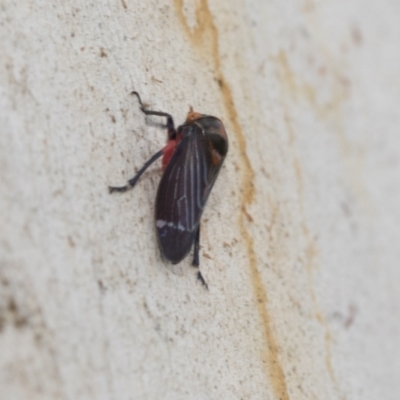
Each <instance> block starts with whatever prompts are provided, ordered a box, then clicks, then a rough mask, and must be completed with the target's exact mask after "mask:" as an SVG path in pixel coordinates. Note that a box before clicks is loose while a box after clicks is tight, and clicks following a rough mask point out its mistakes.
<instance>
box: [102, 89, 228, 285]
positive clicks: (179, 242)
mask: <svg viewBox="0 0 400 400" xmlns="http://www.w3.org/2000/svg"><path fill="white" fill-rule="evenodd" d="M131 94H133V95H135V96H137V98H138V100H139V104H140V110H141V111H142V112H143V113H144V114H146V115H156V116H160V117H165V118H166V119H167V123H166V128H167V131H168V138H167V144H166V145H165V147H164V148H162V149H161V150H160V151H158V152H157V153H155V154H154V155H153V156H152V157H150V159H149V160H148V161H146V162H145V163H144V165H143V166H142V168H140V169H139V171H138V172H137V173H136V175H135V176H134V177H133V178H132V179H129V181H128V183H127V185H125V186H118V187H117V186H110V187H109V191H110V193H113V192H126V191H127V190H129V189H132V188H133V187H134V186H135V184H136V183H137V181H138V179H139V178H140V176H141V175H142V174H143V172H144V171H146V169H147V168H148V167H149V166H150V165H151V164H153V162H154V161H156V160H157V159H158V158H160V157H162V169H163V171H164V173H163V175H162V177H161V180H160V184H159V186H158V190H157V197H156V205H155V225H156V232H157V240H158V245H159V248H160V252H161V256H162V258H163V259H165V260H167V261H170V262H172V263H173V264H177V263H179V262H180V261H182V260H183V259H184V258H185V257H186V256H187V254H188V253H189V252H190V249H191V248H192V245H193V244H194V254H193V262H192V265H193V266H195V267H197V268H198V267H199V265H200V258H199V250H200V218H201V215H202V213H203V209H204V206H205V204H206V202H207V199H208V196H209V195H210V192H211V189H212V187H213V185H214V183H215V180H216V179H217V176H218V173H219V170H220V169H221V166H222V164H223V162H224V160H225V157H226V154H227V152H228V138H227V135H226V132H225V128H224V125H223V123H222V122H221V120H220V119H218V118H216V117H212V116H210V115H204V114H200V113H197V112H194V111H193V109H192V108H190V111H189V113H188V115H187V118H186V121H185V122H184V123H183V124H182V125H180V126H178V128H177V129H175V125H174V120H173V118H172V116H171V115H170V114H168V113H166V112H162V111H152V110H148V109H146V107H145V106H144V105H143V103H142V100H141V98H140V96H139V93H137V92H132V93H131ZM197 277H198V278H199V280H200V281H201V282H202V284H203V285H204V286H205V287H207V283H206V281H205V280H204V278H203V276H202V275H201V272H200V271H199V272H198V274H197Z"/></svg>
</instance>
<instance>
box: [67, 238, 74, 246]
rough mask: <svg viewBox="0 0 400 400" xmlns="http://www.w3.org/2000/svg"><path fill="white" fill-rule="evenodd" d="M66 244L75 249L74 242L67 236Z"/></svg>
mask: <svg viewBox="0 0 400 400" xmlns="http://www.w3.org/2000/svg"><path fill="white" fill-rule="evenodd" d="M68 244H69V245H70V246H71V247H75V242H74V240H73V239H72V237H71V236H68Z"/></svg>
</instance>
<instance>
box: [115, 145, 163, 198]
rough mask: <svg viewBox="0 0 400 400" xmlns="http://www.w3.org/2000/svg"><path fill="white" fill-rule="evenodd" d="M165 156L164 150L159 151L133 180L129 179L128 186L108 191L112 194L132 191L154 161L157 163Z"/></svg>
mask: <svg viewBox="0 0 400 400" xmlns="http://www.w3.org/2000/svg"><path fill="white" fill-rule="evenodd" d="M163 154H164V150H160V151H158V152H157V153H156V154H154V155H153V156H152V157H151V158H150V159H149V160H148V161H146V162H145V163H144V165H143V167H142V168H140V169H139V171H138V172H137V173H136V175H135V176H134V177H133V178H132V179H129V181H128V184H127V185H126V186H109V187H108V190H109V192H110V193H112V192H126V191H127V190H129V189H132V188H133V187H134V186H135V184H136V182H137V181H138V179H139V178H140V176H141V175H142V174H143V172H144V171H146V169H147V168H148V167H150V165H151V164H153V162H154V161H156V160H157V159H158V158H160V157H161V156H162V155H163Z"/></svg>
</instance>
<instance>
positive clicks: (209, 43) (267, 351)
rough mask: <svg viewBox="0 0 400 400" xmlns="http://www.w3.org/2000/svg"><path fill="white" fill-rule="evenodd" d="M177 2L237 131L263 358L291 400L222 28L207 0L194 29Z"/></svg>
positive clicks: (279, 392)
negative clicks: (262, 267)
mask: <svg viewBox="0 0 400 400" xmlns="http://www.w3.org/2000/svg"><path fill="white" fill-rule="evenodd" d="M175 3H176V8H177V12H178V16H179V19H180V21H181V23H182V26H183V27H184V29H185V32H186V34H187V36H188V37H189V38H190V39H191V41H192V43H193V44H194V45H195V46H196V47H195V48H197V50H198V51H201V52H202V53H204V51H206V52H207V51H208V52H209V54H210V56H211V58H212V60H213V63H214V70H215V76H216V78H217V81H218V84H219V86H220V89H221V93H222V99H223V101H224V106H225V109H226V111H227V114H228V117H229V122H228V123H229V124H230V126H231V127H232V128H233V133H234V134H235V135H236V139H237V141H238V144H239V149H238V152H239V155H240V160H241V166H242V169H241V173H242V175H243V176H242V180H241V185H240V186H241V191H240V192H241V193H242V199H241V208H242V210H241V213H240V218H239V223H240V231H241V234H242V238H243V239H244V241H245V243H246V246H247V255H248V260H249V267H250V275H251V280H252V285H253V288H254V292H255V297H256V305H257V309H258V313H259V315H260V319H261V322H262V327H263V332H264V335H265V347H264V349H263V353H264V355H263V359H264V360H265V361H267V362H266V363H265V370H266V374H267V376H269V378H270V382H271V385H272V387H273V390H274V392H275V395H276V396H277V398H280V399H282V400H288V399H289V395H288V391H287V387H286V381H285V375H284V372H283V369H282V366H281V364H280V360H279V352H278V348H277V340H276V337H275V333H274V331H273V327H272V321H271V316H270V314H269V311H268V296H267V292H266V289H265V287H264V283H263V281H262V278H261V274H260V272H259V269H258V266H257V255H256V252H255V249H254V243H253V239H252V237H251V234H250V232H249V230H248V228H247V226H246V224H247V223H249V222H252V221H251V220H252V218H247V216H248V215H249V213H248V211H247V208H248V206H249V205H250V204H251V203H252V202H253V200H254V197H255V188H254V171H253V169H252V166H251V162H250V159H249V157H248V155H247V151H246V149H247V144H246V137H245V135H244V133H243V131H242V128H241V126H240V122H239V115H238V113H237V110H236V108H235V102H234V99H233V94H232V90H231V88H230V86H229V84H228V82H227V81H226V79H225V77H224V74H223V71H222V66H221V61H220V56H219V49H218V29H217V27H216V26H215V24H214V21H213V17H212V15H211V12H210V9H209V7H208V4H207V1H206V0H202V1H201V2H200V4H199V5H198V7H197V8H196V22H197V24H196V26H195V27H194V28H193V29H191V28H190V27H189V25H188V24H187V22H186V18H185V15H184V13H183V1H182V0H176V1H175ZM206 58H207V57H206Z"/></svg>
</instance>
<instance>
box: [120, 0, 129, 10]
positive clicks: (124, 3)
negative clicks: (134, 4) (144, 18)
mask: <svg viewBox="0 0 400 400" xmlns="http://www.w3.org/2000/svg"><path fill="white" fill-rule="evenodd" d="M121 3H122V7H124V8H125V10H127V9H128V6H127V5H126V2H125V0H121Z"/></svg>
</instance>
